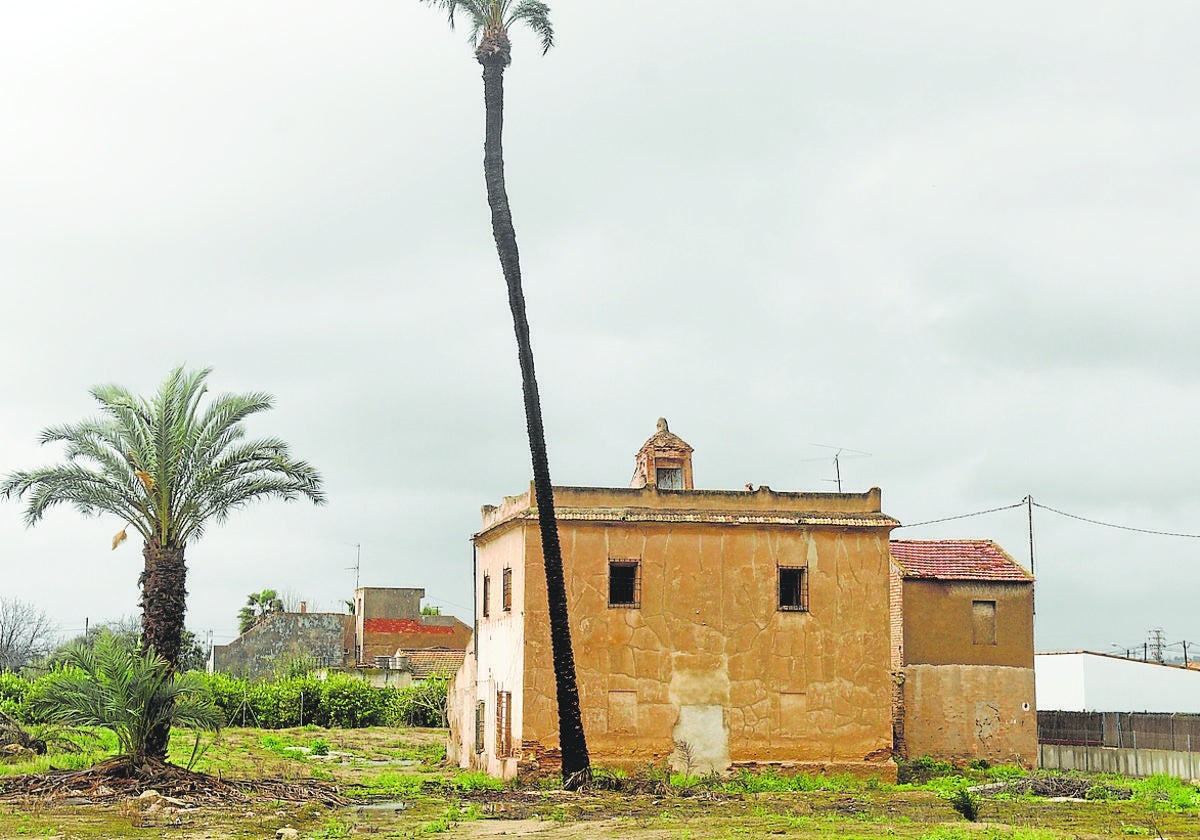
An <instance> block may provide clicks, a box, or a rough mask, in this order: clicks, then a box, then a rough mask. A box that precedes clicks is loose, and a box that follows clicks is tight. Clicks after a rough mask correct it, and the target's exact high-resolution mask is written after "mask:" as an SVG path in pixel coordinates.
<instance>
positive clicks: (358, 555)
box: [346, 543, 362, 592]
mask: <svg viewBox="0 0 1200 840" xmlns="http://www.w3.org/2000/svg"><path fill="white" fill-rule="evenodd" d="M348 545H352V546H354V565H353V566H347V567H346V571H350V570H352V569H353V570H354V591H355V592H357V591H358V580H359V575H360V573H361V571H362V543H348Z"/></svg>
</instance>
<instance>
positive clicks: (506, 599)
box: [500, 569, 512, 612]
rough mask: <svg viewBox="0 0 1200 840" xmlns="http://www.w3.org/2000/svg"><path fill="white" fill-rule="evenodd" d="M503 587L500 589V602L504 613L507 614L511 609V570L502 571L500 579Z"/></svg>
mask: <svg viewBox="0 0 1200 840" xmlns="http://www.w3.org/2000/svg"><path fill="white" fill-rule="evenodd" d="M502 582H503V586H502V587H501V590H502V591H501V593H500V602H501V606H503V607H504V611H505V612H508V611H509V610H511V609H512V569H505V570H504V577H503V579H502Z"/></svg>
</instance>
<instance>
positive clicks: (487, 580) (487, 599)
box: [483, 575, 492, 618]
mask: <svg viewBox="0 0 1200 840" xmlns="http://www.w3.org/2000/svg"><path fill="white" fill-rule="evenodd" d="M491 601H492V577H491V575H484V576H483V617H484V618H487V617H488V615H489V614H490V613H491Z"/></svg>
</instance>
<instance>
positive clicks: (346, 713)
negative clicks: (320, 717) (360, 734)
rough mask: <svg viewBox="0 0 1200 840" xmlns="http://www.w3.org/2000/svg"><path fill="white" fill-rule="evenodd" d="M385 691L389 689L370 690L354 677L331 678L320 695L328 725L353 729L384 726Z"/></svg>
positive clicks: (367, 685) (386, 696)
mask: <svg viewBox="0 0 1200 840" xmlns="http://www.w3.org/2000/svg"><path fill="white" fill-rule="evenodd" d="M385 691H390V689H378V688H373V687H371V686H370V685H369V684H367V683H366V682H363V681H362V680H360V679H358V678H357V677H351V676H346V675H343V674H332V675H330V677H329V679H327V680H326V681H325V684H324V693H323V696H322V707H323V710H324V713H325V714H326V715H327V716H328V720H329V726H338V727H342V728H343V729H355V728H357V727H360V726H378V725H379V724H381V723H383V722H384V711H385V708H386V705H387V701H388V699H389V697H388V695H387V694H386V693H385Z"/></svg>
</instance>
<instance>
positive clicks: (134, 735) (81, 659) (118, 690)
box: [30, 634, 225, 767]
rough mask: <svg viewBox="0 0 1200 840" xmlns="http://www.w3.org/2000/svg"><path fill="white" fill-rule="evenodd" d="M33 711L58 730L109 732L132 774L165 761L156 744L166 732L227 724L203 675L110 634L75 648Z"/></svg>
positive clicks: (52, 676)
mask: <svg viewBox="0 0 1200 840" xmlns="http://www.w3.org/2000/svg"><path fill="white" fill-rule="evenodd" d="M30 706H31V707H32V710H33V712H34V713H35V714H36V715H39V716H41V717H44V718H45V719H47V720H50V721H52V722H54V723H59V724H64V725H67V726H99V727H104V728H105V729H110V730H112V731H113V732H114V733H115V734H116V736H117V743H118V748H119V749H120V751H121V754H122V755H123V756H124V757H125V758H126V759H128V761H129V762H130V763H131V764H132V765H133V766H134V767H140V766H142V765H143V764H145V763H146V760H147V759H148V758H153V759H159V758H161V757H162V756H159V755H157V754H156V751H155V750H154V749H153V745H154V741H155V737H156V733H158V732H159V731H161V730H163V729H166V730H167V732H168V733H169V732H170V727H171V726H185V727H189V728H191V729H197V730H204V731H216V730H217V729H219V728H220V727H221V726H223V725H224V723H225V715H224V713H223V712H222V711H221V709H220V708H219V707H218V706H217V705H216V703H214V702H213V699H212V695H211V694H210V693H209V690H208V685H207V683H206V682H205V681H204V677H203V676H201V675H200V674H198V673H196V672H190V673H187V674H176V673H175V671H174V669H173V668H171V666H170V665H169V664H168V663H167V661H166V660H165V659H163V658H162V657H161V656H159V655H158V654H157V653H155V652H154V649H153V648H149V647H148V648H146V649H145V650H144V651H139V650H136V649H134V648H132V647H130V646H129V645H127V644H122V642H121V641H120V640H119V639H116V638H115V637H113V636H111V635H109V634H105V635H104V636H103V637H102V638H101V639H99V640H98V641H97V643H96V644H95V645H94V646H92V647H89V646H87V645H84V644H75V645H73V646H71V647H70V648H69V649H68V650H67V651H66V656H65V659H64V662H63V665H62V666H61V667H60V668H59V669H57V670H55V671H53V672H51V674H50V675H49V676H48V677H46V681H45V683H42V684H39V686H38V689H37V690H36V691H35V692H34V694H33V696H32V697H31V698H30Z"/></svg>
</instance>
